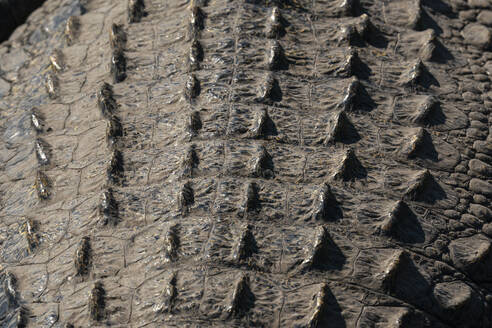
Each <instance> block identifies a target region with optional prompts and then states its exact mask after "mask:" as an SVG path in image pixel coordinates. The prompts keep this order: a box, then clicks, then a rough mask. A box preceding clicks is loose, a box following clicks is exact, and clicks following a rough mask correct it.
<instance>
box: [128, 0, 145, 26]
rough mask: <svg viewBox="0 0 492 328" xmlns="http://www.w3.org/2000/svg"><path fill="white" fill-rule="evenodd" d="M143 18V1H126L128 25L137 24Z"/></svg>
mask: <svg viewBox="0 0 492 328" xmlns="http://www.w3.org/2000/svg"><path fill="white" fill-rule="evenodd" d="M144 16H145V3H144V1H143V0H128V23H130V24H131V23H138V22H140V21H141V20H142V17H144Z"/></svg>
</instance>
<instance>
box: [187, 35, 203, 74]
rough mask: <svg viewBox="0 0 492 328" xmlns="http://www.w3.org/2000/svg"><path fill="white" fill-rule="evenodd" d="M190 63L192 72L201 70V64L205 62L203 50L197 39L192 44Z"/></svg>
mask: <svg viewBox="0 0 492 328" xmlns="http://www.w3.org/2000/svg"><path fill="white" fill-rule="evenodd" d="M188 61H189V65H190V70H191V71H196V70H199V69H200V62H201V61H203V48H202V45H201V44H200V41H198V40H197V39H194V40H193V42H192V43H191V47H190V53H189V56H188Z"/></svg>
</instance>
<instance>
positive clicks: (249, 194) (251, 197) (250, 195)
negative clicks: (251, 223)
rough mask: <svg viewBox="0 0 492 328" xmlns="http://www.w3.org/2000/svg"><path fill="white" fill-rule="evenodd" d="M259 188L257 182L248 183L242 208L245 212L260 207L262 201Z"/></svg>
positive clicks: (256, 209)
mask: <svg viewBox="0 0 492 328" xmlns="http://www.w3.org/2000/svg"><path fill="white" fill-rule="evenodd" d="M259 190H260V188H259V187H258V185H257V184H256V183H255V182H250V183H248V185H247V187H246V190H245V196H244V203H243V206H242V210H243V211H244V212H254V211H258V210H259V209H260V207H261V202H260V195H259Z"/></svg>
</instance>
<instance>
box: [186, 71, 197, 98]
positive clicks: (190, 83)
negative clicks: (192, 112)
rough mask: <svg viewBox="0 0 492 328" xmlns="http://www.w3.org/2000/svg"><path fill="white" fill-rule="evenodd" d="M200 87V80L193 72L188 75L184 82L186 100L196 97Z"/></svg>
mask: <svg viewBox="0 0 492 328" xmlns="http://www.w3.org/2000/svg"><path fill="white" fill-rule="evenodd" d="M200 91H201V87H200V81H199V80H198V79H197V77H196V75H195V74H191V75H190V76H188V80H187V81H186V84H185V91H184V92H185V97H186V99H188V101H191V100H192V99H193V98H196V97H198V96H199V95H200Z"/></svg>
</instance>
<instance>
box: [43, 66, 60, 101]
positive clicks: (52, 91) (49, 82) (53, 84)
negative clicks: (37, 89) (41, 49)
mask: <svg viewBox="0 0 492 328" xmlns="http://www.w3.org/2000/svg"><path fill="white" fill-rule="evenodd" d="M59 86H60V85H59V82H58V78H57V77H56V75H55V74H53V73H52V72H48V73H47V74H46V77H45V87H46V91H47V92H48V96H49V97H50V98H51V99H55V98H57V97H58V92H59V90H58V89H59Z"/></svg>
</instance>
